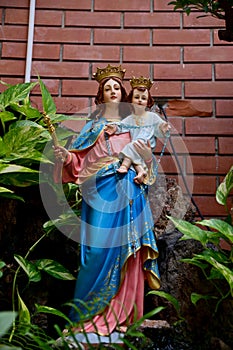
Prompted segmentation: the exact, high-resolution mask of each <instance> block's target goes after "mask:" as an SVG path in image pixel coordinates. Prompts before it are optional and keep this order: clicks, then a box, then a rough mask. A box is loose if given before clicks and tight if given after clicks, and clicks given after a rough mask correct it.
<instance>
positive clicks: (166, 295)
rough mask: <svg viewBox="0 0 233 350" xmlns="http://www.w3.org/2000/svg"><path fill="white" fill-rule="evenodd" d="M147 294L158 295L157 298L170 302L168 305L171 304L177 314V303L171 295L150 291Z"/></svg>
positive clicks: (178, 307) (178, 310) (178, 305)
mask: <svg viewBox="0 0 233 350" xmlns="http://www.w3.org/2000/svg"><path fill="white" fill-rule="evenodd" d="M148 294H153V295H158V296H159V297H162V298H164V299H166V300H168V301H170V303H172V305H173V306H174V308H175V309H176V311H177V313H179V312H180V304H179V301H178V300H177V299H176V298H175V297H173V296H172V295H171V294H169V293H166V292H163V291H160V290H153V291H150V292H149V293H148Z"/></svg>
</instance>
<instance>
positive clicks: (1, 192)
mask: <svg viewBox="0 0 233 350" xmlns="http://www.w3.org/2000/svg"><path fill="white" fill-rule="evenodd" d="M0 196H1V197H6V198H11V199H18V200H20V201H22V202H24V199H23V198H22V197H20V196H17V195H16V194H14V192H13V191H11V190H9V189H8V188H6V187H1V186H0Z"/></svg>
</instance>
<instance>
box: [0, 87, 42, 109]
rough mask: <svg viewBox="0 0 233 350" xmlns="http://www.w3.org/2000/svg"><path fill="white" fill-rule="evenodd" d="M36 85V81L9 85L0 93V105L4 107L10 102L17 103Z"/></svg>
mask: <svg viewBox="0 0 233 350" xmlns="http://www.w3.org/2000/svg"><path fill="white" fill-rule="evenodd" d="M36 85H37V82H36V83H23V84H16V85H13V86H10V87H9V88H8V89H6V90H5V91H3V92H2V93H1V94H0V105H2V106H4V108H6V107H8V106H10V104H12V103H17V102H20V101H22V100H24V99H25V98H26V97H27V96H28V94H29V92H30V91H31V90H32V89H33V88H34V87H35V86H36Z"/></svg>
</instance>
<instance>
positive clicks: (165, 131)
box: [160, 123, 171, 135]
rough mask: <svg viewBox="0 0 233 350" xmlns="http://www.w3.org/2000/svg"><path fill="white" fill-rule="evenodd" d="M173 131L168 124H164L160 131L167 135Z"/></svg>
mask: <svg viewBox="0 0 233 350" xmlns="http://www.w3.org/2000/svg"><path fill="white" fill-rule="evenodd" d="M170 129H171V126H170V125H169V124H168V123H163V124H161V125H160V130H161V131H162V133H163V134H164V135H165V134H166V133H167V132H169V131H170Z"/></svg>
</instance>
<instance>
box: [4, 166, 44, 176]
mask: <svg viewBox="0 0 233 350" xmlns="http://www.w3.org/2000/svg"><path fill="white" fill-rule="evenodd" d="M9 173H38V171H37V170H33V169H29V168H26V167H24V166H21V165H16V164H3V163H0V174H1V175H2V174H9Z"/></svg>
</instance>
